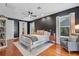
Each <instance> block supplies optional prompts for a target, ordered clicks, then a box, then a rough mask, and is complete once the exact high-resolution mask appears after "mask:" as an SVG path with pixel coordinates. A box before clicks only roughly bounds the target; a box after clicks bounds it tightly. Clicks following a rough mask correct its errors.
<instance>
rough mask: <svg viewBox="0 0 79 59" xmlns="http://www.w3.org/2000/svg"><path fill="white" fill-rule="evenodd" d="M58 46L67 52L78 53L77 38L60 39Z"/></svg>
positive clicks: (78, 44) (78, 41)
mask: <svg viewBox="0 0 79 59" xmlns="http://www.w3.org/2000/svg"><path fill="white" fill-rule="evenodd" d="M60 44H61V46H62V47H63V48H65V49H66V50H67V51H68V52H71V51H79V39H77V36H76V37H72V38H69V39H66V38H62V39H60Z"/></svg>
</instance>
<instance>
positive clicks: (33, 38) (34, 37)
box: [26, 35, 38, 42]
mask: <svg viewBox="0 0 79 59" xmlns="http://www.w3.org/2000/svg"><path fill="white" fill-rule="evenodd" d="M26 37H28V38H30V39H31V40H32V42H35V41H38V38H37V37H36V36H31V35H27V36H26Z"/></svg>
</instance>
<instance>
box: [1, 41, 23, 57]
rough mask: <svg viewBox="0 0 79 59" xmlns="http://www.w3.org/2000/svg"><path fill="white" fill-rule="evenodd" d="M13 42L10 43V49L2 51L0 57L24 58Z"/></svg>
mask: <svg viewBox="0 0 79 59" xmlns="http://www.w3.org/2000/svg"><path fill="white" fill-rule="evenodd" d="M12 43H13V40H10V41H8V47H7V48H4V49H0V56H22V54H21V53H20V51H19V50H18V49H17V48H16V47H15V46H14V44H12Z"/></svg>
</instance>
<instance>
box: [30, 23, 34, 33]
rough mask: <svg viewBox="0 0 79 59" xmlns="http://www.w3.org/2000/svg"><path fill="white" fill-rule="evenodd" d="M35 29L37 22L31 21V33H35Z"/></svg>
mask: <svg viewBox="0 0 79 59" xmlns="http://www.w3.org/2000/svg"><path fill="white" fill-rule="evenodd" d="M34 31H35V22H32V23H30V34H33V33H34Z"/></svg>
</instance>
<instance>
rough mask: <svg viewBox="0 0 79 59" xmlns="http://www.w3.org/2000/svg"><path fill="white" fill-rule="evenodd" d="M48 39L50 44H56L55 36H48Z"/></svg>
mask: <svg viewBox="0 0 79 59" xmlns="http://www.w3.org/2000/svg"><path fill="white" fill-rule="evenodd" d="M49 39H50V41H51V42H53V43H56V35H50V36H49Z"/></svg>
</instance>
